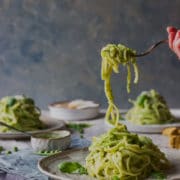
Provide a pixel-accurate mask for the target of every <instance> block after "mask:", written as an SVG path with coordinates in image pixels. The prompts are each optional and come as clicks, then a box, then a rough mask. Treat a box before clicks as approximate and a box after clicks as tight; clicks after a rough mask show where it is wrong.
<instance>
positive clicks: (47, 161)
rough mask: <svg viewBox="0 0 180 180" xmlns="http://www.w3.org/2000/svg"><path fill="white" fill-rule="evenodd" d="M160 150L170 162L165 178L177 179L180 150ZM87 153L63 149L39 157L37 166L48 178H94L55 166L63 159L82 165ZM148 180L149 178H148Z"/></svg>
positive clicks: (84, 149) (64, 179)
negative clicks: (60, 151)
mask: <svg viewBox="0 0 180 180" xmlns="http://www.w3.org/2000/svg"><path fill="white" fill-rule="evenodd" d="M161 150H162V151H163V152H165V154H166V155H167V157H168V159H169V161H170V162H171V164H172V168H171V169H169V170H168V171H167V179H168V180H179V179H180V151H178V150H174V149H169V148H164V149H161ZM87 154H88V150H87V148H83V149H76V150H68V151H64V152H62V153H58V154H55V155H52V156H49V157H45V158H43V159H41V160H40V161H39V163H38V168H39V170H40V171H41V172H42V173H43V174H45V175H47V176H48V177H49V179H52V180H95V178H91V177H89V176H87V175H72V174H67V173H62V172H61V171H60V170H59V169H58V167H57V166H58V164H59V163H61V162H64V161H77V162H79V163H80V164H82V165H84V164H85V158H86V156H87ZM148 180H150V178H149V179H148ZM151 180H152V179H151Z"/></svg>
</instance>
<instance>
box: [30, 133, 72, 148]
mask: <svg viewBox="0 0 180 180" xmlns="http://www.w3.org/2000/svg"><path fill="white" fill-rule="evenodd" d="M70 136H71V134H70V132H69V131H66V130H59V131H51V132H46V133H37V134H34V135H33V136H31V146H32V148H33V150H34V151H42V150H47V151H52V150H65V149H67V148H68V147H69V145H70V143H71V137H70Z"/></svg>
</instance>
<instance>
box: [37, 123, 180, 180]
mask: <svg viewBox="0 0 180 180" xmlns="http://www.w3.org/2000/svg"><path fill="white" fill-rule="evenodd" d="M119 128H120V129H117V128H115V129H111V130H110V131H108V132H107V133H105V134H102V135H100V136H99V137H95V138H94V139H93V141H92V144H91V146H90V147H89V148H82V149H72V150H67V151H64V152H61V153H58V154H55V155H52V156H49V157H45V158H43V159H41V160H40V161H39V163H38V168H39V170H40V171H41V172H42V173H43V174H45V175H47V176H48V177H50V178H52V179H57V180H61V179H63V180H72V179H73V180H96V179H102V180H106V179H110V180H120V179H128V178H129V179H149V180H150V179H151V180H152V179H154V180H155V179H158V178H159V179H160V176H161V179H163V178H162V177H164V178H165V177H166V178H167V179H173V178H176V177H179V175H180V174H179V172H180V169H179V168H180V164H179V163H180V161H179V160H180V159H179V158H178V157H180V156H179V151H175V150H172V149H167V148H161V149H159V148H158V147H157V146H156V145H154V144H153V142H152V141H151V139H150V138H148V137H145V136H139V135H136V134H132V133H129V132H128V131H127V129H126V128H125V127H123V126H121V127H119ZM165 154H166V155H165ZM166 156H167V157H168V159H166ZM175 157H176V159H174V158H175ZM155 175H156V178H155Z"/></svg>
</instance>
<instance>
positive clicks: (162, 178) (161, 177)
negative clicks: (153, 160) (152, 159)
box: [151, 172, 167, 180]
mask: <svg viewBox="0 0 180 180" xmlns="http://www.w3.org/2000/svg"><path fill="white" fill-rule="evenodd" d="M151 177H152V178H153V179H155V180H166V179H167V177H166V175H165V174H164V173H163V172H153V173H152V174H151Z"/></svg>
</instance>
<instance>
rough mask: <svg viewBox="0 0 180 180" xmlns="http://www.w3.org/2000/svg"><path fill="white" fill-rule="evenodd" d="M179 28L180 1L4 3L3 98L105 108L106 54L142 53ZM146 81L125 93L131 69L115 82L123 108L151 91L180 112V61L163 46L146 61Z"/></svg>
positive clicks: (0, 10) (142, 64) (0, 15)
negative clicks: (111, 48) (84, 102)
mask: <svg viewBox="0 0 180 180" xmlns="http://www.w3.org/2000/svg"><path fill="white" fill-rule="evenodd" d="M168 25H174V26H176V27H180V1H179V0H172V1H169V0H159V1H157V0H148V1H145V0H131V1H130V0H126V1H125V0H111V1H109V0H1V1H0V97H3V96H6V95H14V94H22V93H23V94H26V95H28V96H31V97H33V98H35V99H36V102H37V104H38V105H39V106H40V107H42V108H46V107H47V104H48V103H50V102H52V101H54V100H65V99H74V98H86V99H94V100H96V101H98V102H100V103H101V105H102V106H103V107H106V105H107V104H106V99H105V96H104V92H103V82H102V81H101V79H100V63H101V58H100V49H101V47H102V46H104V45H105V44H106V43H110V42H111V43H123V44H125V45H127V46H129V47H131V48H134V49H136V50H137V51H138V52H141V51H143V50H145V49H147V48H148V47H149V46H150V45H151V44H152V43H154V42H156V41H158V40H161V39H165V38H167V33H166V26H168ZM138 63H139V68H140V81H139V84H138V85H133V86H132V92H131V94H129V95H128V94H127V93H126V87H125V86H126V82H125V80H126V71H125V70H124V69H123V68H121V72H122V73H121V74H119V75H115V76H114V77H113V80H112V85H113V89H114V93H115V96H116V97H117V100H116V101H117V103H118V104H119V106H120V107H122V108H127V107H129V103H128V101H127V100H128V98H134V97H135V96H136V95H137V94H139V93H140V92H141V91H142V90H149V89H151V88H155V89H157V90H158V91H159V92H160V93H162V94H163V95H164V96H165V97H166V99H167V101H168V103H169V105H170V106H171V107H176V108H178V107H180V83H179V82H180V61H178V59H177V57H176V56H175V55H174V54H173V53H172V52H171V51H170V50H169V48H168V46H167V45H161V46H160V47H159V48H158V49H156V50H155V51H154V52H153V53H152V54H151V55H149V56H147V57H144V58H139V60H138Z"/></svg>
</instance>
